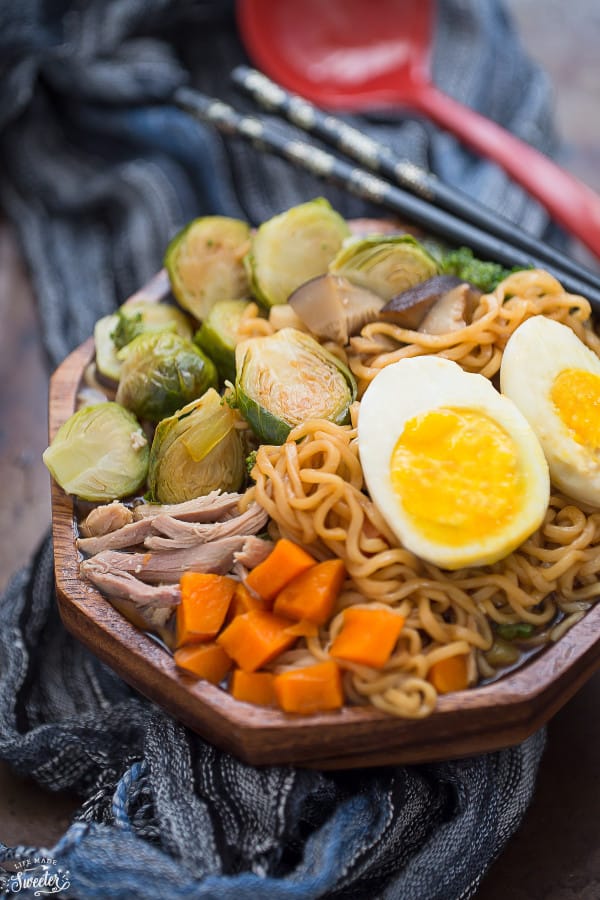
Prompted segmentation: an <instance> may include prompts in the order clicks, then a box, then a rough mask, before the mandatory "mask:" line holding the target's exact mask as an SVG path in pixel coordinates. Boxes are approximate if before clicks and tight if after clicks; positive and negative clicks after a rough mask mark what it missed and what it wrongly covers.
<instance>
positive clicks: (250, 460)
mask: <svg viewBox="0 0 600 900" xmlns="http://www.w3.org/2000/svg"><path fill="white" fill-rule="evenodd" d="M257 452H258V451H257V450H252V452H251V453H249V454H248V456H247V457H246V472H247V473H248V475H252V469H253V468H254V466H255V465H256V454H257Z"/></svg>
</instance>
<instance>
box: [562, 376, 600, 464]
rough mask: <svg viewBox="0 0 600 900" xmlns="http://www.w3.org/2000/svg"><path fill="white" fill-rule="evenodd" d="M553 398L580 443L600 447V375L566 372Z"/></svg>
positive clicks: (563, 418) (565, 422) (564, 420)
mask: <svg viewBox="0 0 600 900" xmlns="http://www.w3.org/2000/svg"><path fill="white" fill-rule="evenodd" d="M550 398H551V400H552V402H553V403H554V406H555V408H556V412H557V413H558V415H559V417H560V419H561V420H562V421H563V422H564V424H565V425H566V426H567V428H568V429H569V430H570V431H571V433H572V435H573V437H574V439H575V440H576V441H577V442H578V443H580V444H585V445H586V446H588V447H600V375H596V374H594V373H593V372H586V371H585V370H584V369H564V370H563V371H562V372H561V373H560V374H559V375H557V377H556V378H555V379H554V383H553V384H552V389H551V391H550Z"/></svg>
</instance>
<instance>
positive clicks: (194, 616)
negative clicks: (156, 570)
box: [176, 572, 236, 647]
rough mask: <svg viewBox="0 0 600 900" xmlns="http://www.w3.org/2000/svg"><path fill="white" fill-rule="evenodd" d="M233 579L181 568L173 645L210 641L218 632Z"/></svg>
mask: <svg viewBox="0 0 600 900" xmlns="http://www.w3.org/2000/svg"><path fill="white" fill-rule="evenodd" d="M235 585H236V582H235V581H234V580H233V578H228V577H227V576H226V575H211V574H208V573H205V572H185V573H184V574H183V575H182V576H181V579H180V586H181V603H180V604H179V606H178V607H177V613H176V645H177V647H183V646H184V645H185V644H197V643H199V642H200V641H212V640H213V639H214V638H215V637H216V635H217V634H218V633H219V629H220V628H221V626H222V624H223V622H224V621H225V616H226V615H227V610H228V609H229V604H230V603H231V598H232V597H233V593H234V591H235Z"/></svg>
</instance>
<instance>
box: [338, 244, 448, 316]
mask: <svg viewBox="0 0 600 900" xmlns="http://www.w3.org/2000/svg"><path fill="white" fill-rule="evenodd" d="M329 271H330V272H331V273H332V274H333V275H343V276H344V278H347V279H348V281H351V282H352V283H353V284H357V285H359V287H363V288H367V289H368V290H370V291H374V292H375V293H376V294H379V296H380V297H383V299H384V300H391V299H392V297H395V295H396V294H399V293H400V292H401V291H405V290H406V289H407V288H409V287H412V286H413V285H414V284H418V283H419V282H420V281H425V280H426V279H427V278H432V277H433V276H434V275H437V274H438V264H437V263H436V261H435V259H434V258H433V256H431V255H430V254H429V253H428V252H427V250H425V248H424V247H422V246H421V244H419V242H418V241H416V240H415V238H414V237H413V236H412V235H410V234H400V235H390V234H385V235H383V234H375V235H371V236H370V237H366V238H362V239H360V240H357V241H352V242H351V243H349V244H347V245H346V246H345V247H343V248H342V249H341V250H340V252H339V253H338V254H337V256H336V257H335V259H334V260H332V262H331V265H330V266H329Z"/></svg>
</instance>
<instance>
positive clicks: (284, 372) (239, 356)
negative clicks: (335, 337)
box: [235, 328, 356, 444]
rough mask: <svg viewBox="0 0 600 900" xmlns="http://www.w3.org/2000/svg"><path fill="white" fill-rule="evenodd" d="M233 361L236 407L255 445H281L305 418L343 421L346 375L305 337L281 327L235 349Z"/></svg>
mask: <svg viewBox="0 0 600 900" xmlns="http://www.w3.org/2000/svg"><path fill="white" fill-rule="evenodd" d="M235 361H236V371H237V376H236V382H235V387H236V399H237V403H238V406H239V409H240V412H241V413H242V415H243V416H244V418H245V419H246V421H247V422H248V423H249V425H250V427H251V428H252V430H253V431H254V433H255V434H256V435H257V437H258V438H259V439H260V440H261V441H263V442H265V443H269V444H282V443H283V442H284V441H285V439H286V438H287V436H288V434H289V432H290V430H291V429H292V427H293V426H294V425H299V424H300V423H301V422H304V421H306V420H307V419H329V420H330V421H332V422H336V423H337V424H343V423H345V422H347V421H348V419H349V407H350V404H351V403H352V401H353V400H354V399H355V398H356V382H355V381H354V378H353V376H352V373H351V372H350V370H349V369H348V368H347V367H346V366H345V365H344V364H343V363H342V362H341V361H340V360H339V359H337V357H335V356H334V355H333V354H332V353H329V352H328V351H327V350H325V349H324V347H322V346H321V345H320V344H319V343H318V342H317V341H315V339H314V338H313V337H311V336H310V335H309V334H305V333H304V332H302V331H297V330H296V329H295V328H282V330H281V331H277V332H275V334H271V335H268V336H267V337H257V338H249V339H248V340H245V341H241V342H240V343H239V344H238V345H237V347H236V351H235Z"/></svg>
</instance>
